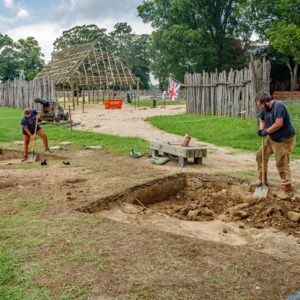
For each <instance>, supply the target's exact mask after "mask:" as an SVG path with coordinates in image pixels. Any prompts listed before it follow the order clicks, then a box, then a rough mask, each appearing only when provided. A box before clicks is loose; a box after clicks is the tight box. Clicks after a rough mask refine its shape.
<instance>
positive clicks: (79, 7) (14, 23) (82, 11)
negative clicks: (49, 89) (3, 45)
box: [0, 0, 152, 62]
mask: <svg viewBox="0 0 300 300" xmlns="http://www.w3.org/2000/svg"><path fill="white" fill-rule="evenodd" d="M142 2H143V1H142V0H0V33H2V34H7V35H8V36H9V37H10V38H12V39H13V40H14V41H17V40H18V39H20V38H27V37H29V36H33V37H34V38H35V39H36V40H37V41H38V43H39V45H40V47H41V48H42V53H43V54H44V55H45V56H44V59H45V61H46V62H48V61H49V60H50V59H51V52H52V51H53V45H52V44H53V42H54V41H55V39H56V38H58V37H60V36H61V35H62V32H63V31H64V30H68V29H70V28H72V27H74V26H81V25H89V24H95V25H97V26H98V27H99V28H106V29H107V31H108V32H110V31H112V30H113V27H114V25H115V24H116V23H118V22H127V23H128V24H129V25H130V26H131V27H132V29H133V31H134V32H135V33H137V34H141V33H151V32H152V28H151V26H150V25H149V24H144V23H143V21H142V20H141V18H139V17H138V15H137V9H136V7H137V6H138V5H140V4H141V3H142Z"/></svg>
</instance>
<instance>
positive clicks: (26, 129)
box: [23, 125, 34, 138]
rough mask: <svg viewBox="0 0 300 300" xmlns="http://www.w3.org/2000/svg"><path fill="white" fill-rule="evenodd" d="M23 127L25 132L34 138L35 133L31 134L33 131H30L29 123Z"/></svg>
mask: <svg viewBox="0 0 300 300" xmlns="http://www.w3.org/2000/svg"><path fill="white" fill-rule="evenodd" d="M23 128H24V130H25V132H26V133H27V134H28V136H29V137H31V138H34V136H33V135H32V134H31V132H30V131H29V129H28V126H27V125H23Z"/></svg>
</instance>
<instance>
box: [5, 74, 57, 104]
mask: <svg viewBox="0 0 300 300" xmlns="http://www.w3.org/2000/svg"><path fill="white" fill-rule="evenodd" d="M34 98H41V99H48V100H51V101H55V85H54V81H53V80H51V79H50V78H49V77H47V76H45V77H43V78H40V79H35V80H32V81H25V80H13V81H6V82H5V83H0V107H10V108H19V109H24V108H27V107H29V108H35V109H39V106H40V104H36V103H34V101H33V99H34Z"/></svg>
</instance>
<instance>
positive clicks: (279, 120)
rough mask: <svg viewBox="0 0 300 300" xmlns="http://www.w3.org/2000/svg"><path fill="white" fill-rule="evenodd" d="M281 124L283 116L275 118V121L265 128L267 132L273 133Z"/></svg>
mask: <svg viewBox="0 0 300 300" xmlns="http://www.w3.org/2000/svg"><path fill="white" fill-rule="evenodd" d="M282 126H283V118H277V119H275V123H274V124H273V125H272V126H271V127H269V128H268V129H267V133H273V132H276V131H277V130H279V129H280V128H281V127H282Z"/></svg>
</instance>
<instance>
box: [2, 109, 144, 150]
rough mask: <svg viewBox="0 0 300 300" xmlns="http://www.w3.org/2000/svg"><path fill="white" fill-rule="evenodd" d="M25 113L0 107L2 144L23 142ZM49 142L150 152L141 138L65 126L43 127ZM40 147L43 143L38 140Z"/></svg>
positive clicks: (74, 146) (50, 143)
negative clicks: (23, 118)
mask: <svg viewBox="0 0 300 300" xmlns="http://www.w3.org/2000/svg"><path fill="white" fill-rule="evenodd" d="M22 116H23V111H22V110H19V109H11V108H3V107H0V124H1V125H0V136H1V141H0V142H1V143H6V144H10V143H12V142H13V141H16V140H22V139H23V136H22V131H21V118H22ZM42 128H43V130H44V131H45V132H46V134H47V136H48V140H49V145H50V146H52V145H57V144H59V143H60V142H62V141H69V142H72V143H73V145H70V146H69V148H73V149H80V148H82V145H83V144H84V145H87V146H89V145H100V146H102V149H103V150H109V151H111V152H115V153H118V154H128V153H129V152H130V150H131V149H132V148H133V145H134V150H136V151H140V152H144V153H145V152H147V151H149V148H148V142H147V141H145V140H143V139H141V138H133V137H118V136H114V135H108V134H100V133H94V132H87V131H80V130H76V128H75V129H74V128H73V131H72V132H71V131H70V129H68V128H66V127H64V126H54V125H43V126H42ZM38 141H39V142H38V143H37V144H38V146H40V145H41V144H42V143H41V142H40V139H38Z"/></svg>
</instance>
